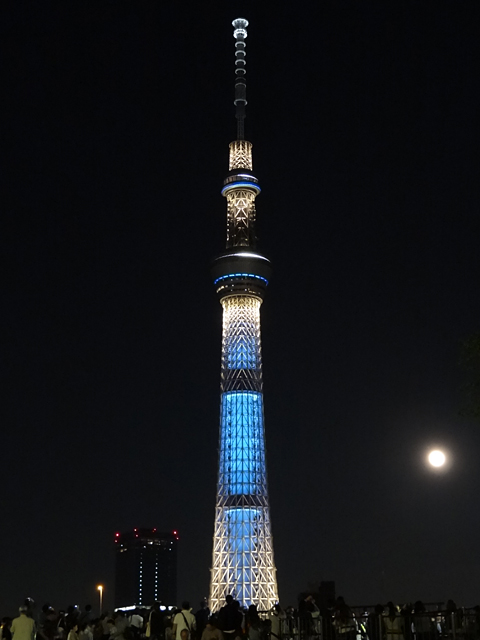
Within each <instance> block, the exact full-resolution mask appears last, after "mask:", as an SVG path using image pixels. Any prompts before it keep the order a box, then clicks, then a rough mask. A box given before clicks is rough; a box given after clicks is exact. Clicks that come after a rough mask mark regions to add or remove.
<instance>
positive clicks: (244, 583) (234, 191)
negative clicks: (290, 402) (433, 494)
mask: <svg viewBox="0 0 480 640" xmlns="http://www.w3.org/2000/svg"><path fill="white" fill-rule="evenodd" d="M232 24H233V27H234V32H233V35H234V38H235V101H234V102H235V111H236V118H237V140H235V141H234V142H232V143H230V163H229V173H228V176H227V178H226V179H225V181H224V187H223V189H222V194H223V195H224V196H225V197H226V199H227V250H226V251H225V252H223V253H222V254H221V255H220V256H219V257H218V258H217V259H216V260H215V262H214V264H213V268H212V274H213V277H214V284H215V286H216V290H217V293H218V296H219V299H220V303H221V305H222V307H223V339H222V368H221V402H220V446H219V471H218V485H217V502H216V508H215V530H214V537H213V560H212V570H211V583H210V608H211V609H212V610H213V611H216V610H218V609H219V608H220V607H221V606H222V605H223V603H224V601H225V596H226V595H227V594H232V595H233V596H234V598H235V599H237V600H239V601H240V602H241V603H242V604H243V605H246V606H249V605H250V604H255V605H257V607H258V608H259V609H260V610H266V609H270V608H271V607H272V606H273V605H274V604H275V603H276V602H277V601H278V591H277V579H276V569H275V563H274V558H273V539H272V531H271V524H270V509H269V504H268V490H267V470H266V457H265V432H264V419H263V381H262V354H261V338H260V305H261V304H262V301H263V297H264V294H265V289H266V286H267V284H268V280H269V278H270V273H271V266H270V262H269V260H268V259H267V258H266V257H265V256H263V255H262V254H261V253H259V252H258V251H257V250H256V247H255V245H256V236H255V198H256V196H257V195H258V194H259V193H260V187H259V185H258V180H257V178H256V177H255V176H254V175H253V173H252V170H253V164H252V144H251V143H250V142H248V141H246V140H245V139H244V119H245V106H246V104H247V100H246V60H245V56H246V52H245V47H246V42H245V39H246V37H247V26H248V22H247V20H244V19H243V18H238V19H236V20H234V21H233V23H232Z"/></svg>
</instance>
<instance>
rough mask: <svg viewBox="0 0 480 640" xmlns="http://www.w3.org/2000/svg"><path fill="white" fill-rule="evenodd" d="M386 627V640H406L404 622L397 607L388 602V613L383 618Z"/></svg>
mask: <svg viewBox="0 0 480 640" xmlns="http://www.w3.org/2000/svg"><path fill="white" fill-rule="evenodd" d="M383 623H384V625H385V638H386V640H405V639H404V620H403V618H402V616H400V615H399V614H398V610H397V607H396V606H395V605H394V604H393V602H387V611H386V613H385V615H384V616H383Z"/></svg>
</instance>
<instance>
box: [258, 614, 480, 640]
mask: <svg viewBox="0 0 480 640" xmlns="http://www.w3.org/2000/svg"><path fill="white" fill-rule="evenodd" d="M263 617H264V620H263V628H262V633H261V637H263V638H266V639H268V637H270V640H480V610H473V609H467V610H464V609H461V610H458V611H456V612H453V613H451V612H450V613H449V612H442V611H439V612H434V611H433V612H425V613H410V612H408V611H407V612H404V613H401V614H397V615H396V616H394V617H389V616H388V615H387V614H385V613H384V614H376V613H373V612H371V613H368V612H367V611H364V612H362V613H359V614H352V615H351V617H346V618H343V619H340V618H339V617H338V616H335V615H334V614H332V615H329V614H328V615H323V616H321V615H320V613H319V612H313V613H310V612H308V613H306V614H304V615H298V614H297V613H295V614H292V615H289V614H287V615H285V614H281V616H280V619H277V620H272V618H273V616H272V614H269V615H266V616H263ZM275 631H276V633H275Z"/></svg>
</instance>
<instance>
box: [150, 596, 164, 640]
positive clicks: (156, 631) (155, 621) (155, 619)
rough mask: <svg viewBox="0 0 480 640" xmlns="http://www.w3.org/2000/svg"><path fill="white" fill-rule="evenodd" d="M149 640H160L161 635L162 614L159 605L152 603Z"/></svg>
mask: <svg viewBox="0 0 480 640" xmlns="http://www.w3.org/2000/svg"><path fill="white" fill-rule="evenodd" d="M148 620H149V622H150V640H161V638H162V635H163V614H162V612H161V611H160V603H159V602H154V603H153V606H152V610H151V612H150V616H149V618H148Z"/></svg>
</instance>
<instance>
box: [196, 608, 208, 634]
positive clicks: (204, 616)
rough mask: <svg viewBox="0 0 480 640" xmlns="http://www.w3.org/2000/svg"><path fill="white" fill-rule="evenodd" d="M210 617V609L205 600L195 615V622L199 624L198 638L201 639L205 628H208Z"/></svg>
mask: <svg viewBox="0 0 480 640" xmlns="http://www.w3.org/2000/svg"><path fill="white" fill-rule="evenodd" d="M209 617H210V609H209V608H208V606H207V603H206V602H205V600H202V602H201V603H200V609H199V610H198V611H197V613H196V614H195V621H196V623H197V633H196V635H197V638H201V637H202V634H203V631H204V629H205V627H206V626H207V622H208V618H209Z"/></svg>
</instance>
